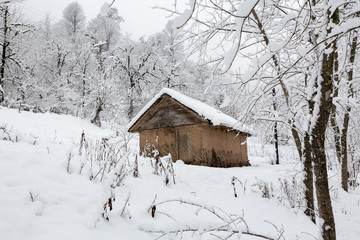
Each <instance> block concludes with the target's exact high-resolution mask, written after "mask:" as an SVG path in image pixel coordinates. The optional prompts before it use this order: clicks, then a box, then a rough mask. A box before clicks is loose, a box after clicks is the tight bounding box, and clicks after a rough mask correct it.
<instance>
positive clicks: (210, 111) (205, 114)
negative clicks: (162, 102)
mask: <svg viewBox="0 0 360 240" xmlns="http://www.w3.org/2000/svg"><path fill="white" fill-rule="evenodd" d="M164 94H167V95H169V96H170V97H171V98H173V99H175V100H176V101H178V102H179V103H181V104H182V105H184V106H185V107H187V108H189V109H191V110H192V111H194V112H196V113H197V114H198V115H199V116H201V117H202V118H203V119H206V120H209V121H210V122H211V124H212V125H214V126H225V127H229V128H233V129H234V130H238V131H241V132H245V130H244V127H243V126H241V125H240V124H239V121H237V120H236V119H234V118H232V117H230V116H228V115H226V114H225V113H223V112H221V111H219V110H217V109H215V108H213V107H211V106H209V105H207V104H205V103H203V102H201V101H199V100H196V99H193V98H191V97H189V96H186V95H184V94H182V93H180V92H178V91H175V90H173V89H169V88H163V89H162V90H161V91H160V92H159V93H158V94H156V95H155V96H154V97H153V98H152V99H151V101H150V102H148V103H147V104H146V105H145V106H144V107H143V108H142V109H141V111H140V112H139V113H138V114H136V116H135V117H134V118H133V119H132V120H131V122H130V123H129V125H128V129H129V128H131V127H132V126H133V125H134V124H135V123H136V122H137V121H138V120H139V119H140V118H141V117H142V116H143V115H144V113H145V112H146V111H147V110H148V109H149V108H151V106H152V105H153V104H154V103H155V102H156V101H157V100H158V99H159V98H160V97H161V96H162V95H164Z"/></svg>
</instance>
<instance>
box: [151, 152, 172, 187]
mask: <svg viewBox="0 0 360 240" xmlns="http://www.w3.org/2000/svg"><path fill="white" fill-rule="evenodd" d="M150 161H151V166H152V167H153V169H154V171H153V174H156V175H164V176H165V184H166V185H168V184H169V182H170V179H171V180H172V182H173V184H175V172H174V166H173V162H172V157H171V154H170V153H169V155H167V156H164V157H159V155H155V157H154V158H151V159H150Z"/></svg>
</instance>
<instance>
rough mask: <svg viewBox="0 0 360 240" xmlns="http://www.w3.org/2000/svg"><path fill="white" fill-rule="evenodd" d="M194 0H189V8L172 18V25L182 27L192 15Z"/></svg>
mask: <svg viewBox="0 0 360 240" xmlns="http://www.w3.org/2000/svg"><path fill="white" fill-rule="evenodd" d="M195 5H196V0H189V6H190V9H189V8H188V9H185V10H184V12H183V13H182V14H181V15H180V16H179V17H177V18H175V20H174V26H175V27H176V28H177V29H180V28H182V27H183V26H184V25H185V24H186V23H187V22H188V21H189V20H190V19H191V17H192V15H193V13H194V11H195Z"/></svg>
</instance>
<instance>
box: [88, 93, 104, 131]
mask: <svg viewBox="0 0 360 240" xmlns="http://www.w3.org/2000/svg"><path fill="white" fill-rule="evenodd" d="M103 104H104V103H103V101H102V99H101V98H100V97H98V105H97V106H96V110H95V116H94V118H93V119H92V120H91V123H94V124H95V125H96V126H98V127H101V122H100V112H101V111H102V110H103V108H102V106H103Z"/></svg>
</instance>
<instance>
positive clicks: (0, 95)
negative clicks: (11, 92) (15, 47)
mask: <svg viewBox="0 0 360 240" xmlns="http://www.w3.org/2000/svg"><path fill="white" fill-rule="evenodd" d="M2 7H3V8H4V10H3V11H4V17H3V21H4V25H3V36H2V37H3V42H2V53H1V65H0V103H2V102H3V101H4V100H5V90H4V79H5V65H6V58H7V57H6V51H7V47H8V46H9V42H8V41H7V35H8V23H7V21H8V16H9V7H8V6H7V5H4V6H2Z"/></svg>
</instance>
